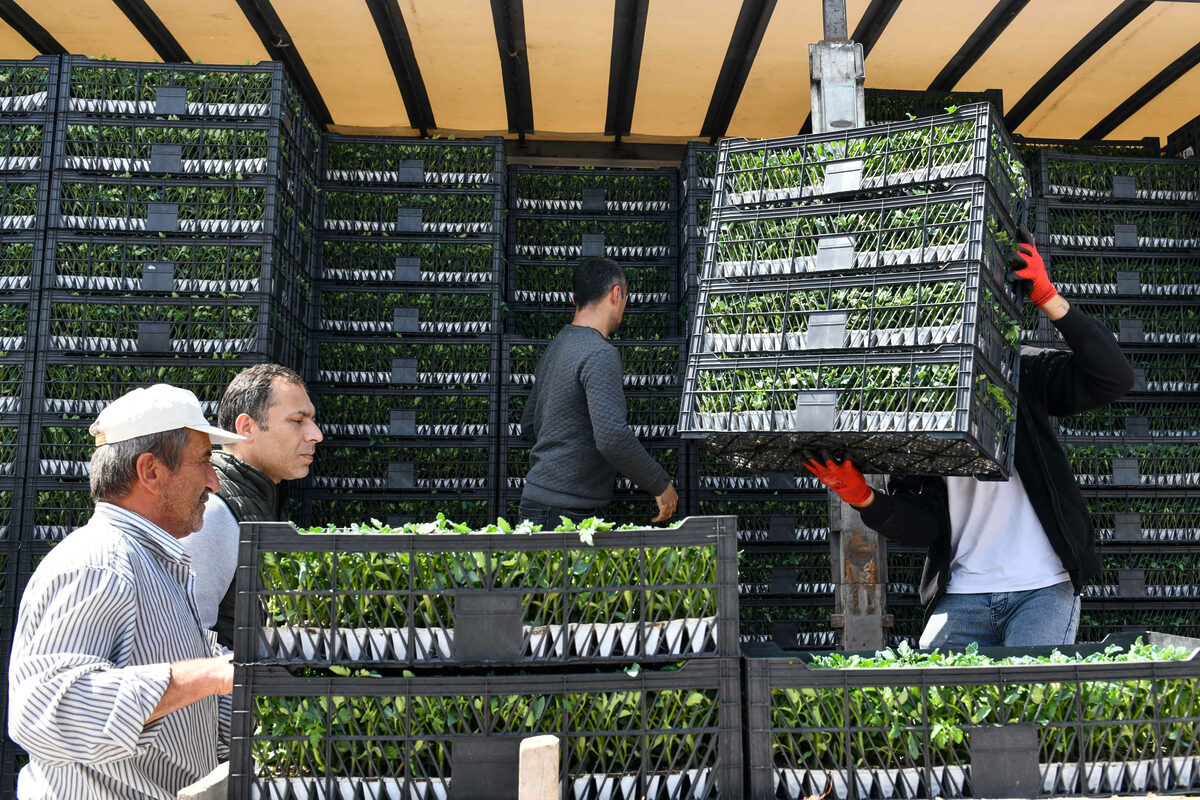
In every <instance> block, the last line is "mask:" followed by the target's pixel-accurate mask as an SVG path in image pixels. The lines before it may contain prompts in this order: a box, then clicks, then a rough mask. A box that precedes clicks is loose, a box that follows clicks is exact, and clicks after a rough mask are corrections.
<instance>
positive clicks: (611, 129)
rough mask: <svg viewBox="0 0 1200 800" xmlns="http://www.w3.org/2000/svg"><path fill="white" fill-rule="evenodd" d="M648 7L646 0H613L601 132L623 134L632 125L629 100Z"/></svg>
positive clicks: (634, 92) (634, 95)
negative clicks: (605, 111) (610, 41)
mask: <svg viewBox="0 0 1200 800" xmlns="http://www.w3.org/2000/svg"><path fill="white" fill-rule="evenodd" d="M649 8H650V0H617V3H616V8H615V10H614V12H613V35H612V60H611V61H610V63H609V66H608V112H607V114H606V116H605V120H604V135H605V136H616V137H617V138H620V137H622V136H627V135H628V134H629V131H630V129H631V128H632V127H633V103H634V100H635V99H636V98H637V86H638V74H639V72H640V71H641V67H642V44H643V42H644V41H645V38H646V13H647V12H648V11H649Z"/></svg>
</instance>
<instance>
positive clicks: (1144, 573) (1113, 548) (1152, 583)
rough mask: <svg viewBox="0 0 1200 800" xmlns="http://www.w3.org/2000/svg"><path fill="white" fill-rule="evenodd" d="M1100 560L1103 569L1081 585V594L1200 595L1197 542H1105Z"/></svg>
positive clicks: (1177, 597) (1129, 596) (1125, 596)
mask: <svg viewBox="0 0 1200 800" xmlns="http://www.w3.org/2000/svg"><path fill="white" fill-rule="evenodd" d="M1100 563H1101V564H1102V566H1103V569H1102V570H1101V572H1100V574H1099V575H1097V576H1096V577H1094V578H1092V579H1091V581H1089V582H1088V585H1087V586H1085V587H1084V590H1083V596H1084V597H1091V598H1114V597H1119V598H1122V599H1147V600H1150V599H1153V600H1167V601H1170V600H1182V599H1189V600H1194V599H1196V598H1200V546H1196V545H1179V546H1170V545H1166V544H1163V543H1161V542H1155V543H1154V544H1150V545H1146V544H1125V543H1121V542H1105V543H1104V544H1103V545H1102V546H1101V547H1100Z"/></svg>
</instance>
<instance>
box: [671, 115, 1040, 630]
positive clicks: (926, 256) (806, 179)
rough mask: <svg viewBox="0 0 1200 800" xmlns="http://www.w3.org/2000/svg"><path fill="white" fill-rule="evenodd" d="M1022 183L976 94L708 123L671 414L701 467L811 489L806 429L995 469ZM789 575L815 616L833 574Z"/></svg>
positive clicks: (941, 463) (834, 445) (1007, 377)
mask: <svg viewBox="0 0 1200 800" xmlns="http://www.w3.org/2000/svg"><path fill="white" fill-rule="evenodd" d="M1027 190H1028V178H1027V172H1026V170H1025V168H1024V166H1023V165H1022V164H1021V162H1020V160H1019V159H1018V158H1017V156H1016V154H1015V152H1014V151H1013V149H1012V144H1011V142H1010V140H1009V139H1008V136H1007V134H1006V132H1005V131H1004V129H1003V126H1002V124H1001V122H1000V120H999V118H998V117H997V116H996V114H995V112H994V111H993V110H992V109H991V107H990V106H988V105H986V104H978V105H973V106H967V107H965V108H963V109H961V110H959V111H957V112H955V113H952V114H943V115H939V116H935V117H929V118H925V119H918V120H912V121H908V122H900V123H893V124H889V125H880V126H875V127H869V128H861V129H856V130H851V131H845V132H838V133H828V134H818V135H812V136H800V137H792V138H787V139H772V140H764V141H758V142H748V141H745V140H728V141H726V142H723V143H722V144H721V146H720V150H719V152H718V156H717V175H716V183H715V189H714V198H713V212H712V219H711V223H710V225H709V231H708V233H709V238H708V242H707V244H706V249H705V257H704V268H703V273H702V276H701V281H700V289H699V296H698V301H697V303H696V308H695V313H694V315H693V319H692V325H691V330H690V342H689V352H688V366H687V374H686V376H685V386H684V399H683V412H682V417H681V425H680V429H681V431H682V432H683V433H684V435H686V436H691V437H695V438H696V439H699V440H701V442H700V444H701V445H702V446H701V448H698V453H697V457H696V464H695V467H694V472H695V475H696V485H697V487H699V488H700V489H712V490H715V489H721V490H726V491H728V490H739V491H745V490H751V489H752V490H759V491H763V490H769V489H773V488H774V489H777V490H781V491H786V492H790V493H795V492H797V491H815V490H818V489H819V488H820V487H819V484H818V483H817V482H816V480H815V478H813V477H812V476H811V474H809V473H808V472H807V470H806V469H805V468H804V466H803V461H804V455H803V454H804V451H805V449H813V450H819V449H828V450H829V451H831V453H832V454H834V455H839V456H842V457H849V458H851V459H853V461H854V462H855V464H856V465H857V466H859V467H860V468H861V469H863V470H864V471H865V472H875V473H908V474H934V475H970V476H979V477H988V478H1004V477H1007V476H1008V474H1009V471H1010V469H1011V464H1012V441H1013V435H1014V433H1013V427H1014V423H1015V410H1016V381H1017V374H1016V367H1017V344H1018V339H1019V320H1020V310H1019V309H1020V306H1019V302H1020V298H1019V297H1018V296H1017V295H1016V293H1015V290H1014V289H1013V288H1012V287H1011V286H1010V285H1009V284H1008V283H1007V282H1006V281H1005V279H1004V275H1005V272H1006V270H1007V266H1006V259H1007V257H1008V256H1009V255H1010V254H1011V253H1012V251H1013V248H1014V243H1015V223H1014V221H1013V220H1014V217H1015V218H1017V219H1018V220H1022V219H1024V217H1025V214H1026V211H1027V202H1028V201H1027ZM810 496H811V497H813V498H815V497H817V496H818V495H816V494H813V495H810ZM706 511H707V509H706ZM709 513H711V512H709ZM798 529H799V527H798ZM820 547H822V548H823V549H825V550H826V551H827V550H828V546H827V545H820ZM751 552H753V551H751V550H750V549H749V548H747V554H744V555H743V564H744V565H748V564H749V563H750V562H751V560H752V559H751V558H749V557H748V554H749V553H751ZM813 558H814V559H817V558H820V557H818V556H815V555H814V556H813ZM824 558H825V559H826V563H828V556H824ZM753 561H754V562H756V564H757V566H755V568H754V570H755V571H757V572H760V573H761V571H762V569H764V568H766V567H765V566H763V563H764V562H762V561H759V559H758V557H757V556H755V557H754V558H753ZM815 563H816V562H814V565H815ZM765 564H768V565H771V566H772V567H773V566H779V567H789V566H790V565H788V564H786V563H785V562H780V561H778V560H777V559H771V560H767V561H766V562H765ZM747 568H748V566H747ZM826 574H829V570H826ZM754 583H756V584H758V585H761V584H762V582H761V580H756V581H754ZM796 584H797V587H798V590H797V591H795V592H793V593H792V594H791V596H790V597H791V600H790V602H792V603H795V602H798V601H803V602H807V603H809V604H811V605H814V606H816V607H817V608H820V609H821V613H819V614H812V615H810V616H809V618H808V619H807V620H806V622H808V623H809V624H812V623H813V622H814V621H815V620H814V619H812V617H821V618H822V619H821V621H820V622H821V625H822V627H823V628H824V626H827V625H828V621H827V615H826V614H825V613H824V611H825V609H827V608H828V607H830V606H832V604H833V594H834V586H833V583H832V580H831V578H825V579H823V580H820V581H818V580H812V579H809V580H797V582H796ZM782 586H783V583H778V584H776V587H777V588H782ZM779 600H780V602H782V600H783V597H782V593H780V598H779ZM913 600H914V601H915V596H914V597H913ZM772 613H777V610H774V609H773V610H772ZM781 644H784V645H785V646H794V645H795V644H797V643H795V642H781Z"/></svg>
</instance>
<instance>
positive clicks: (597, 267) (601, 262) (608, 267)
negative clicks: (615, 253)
mask: <svg viewBox="0 0 1200 800" xmlns="http://www.w3.org/2000/svg"><path fill="white" fill-rule="evenodd" d="M627 285H628V284H626V282H625V270H623V269H621V265H620V264H618V263H617V262H615V261H613V260H612V259H611V258H605V257H604V256H588V257H587V258H585V259H583V260H582V261H580V262H579V263H578V264H577V265H575V279H574V281H572V289H573V290H574V292H575V307H576V308H583V307H584V306H590V305H591V304H592V303H594V302H596V301H597V300H599V299H600V298H602V297H604V295H606V294H608V290H609V289H611V288H612V287H614V286H620V287H621V288H622V289H623V288H625V287H626V286H627Z"/></svg>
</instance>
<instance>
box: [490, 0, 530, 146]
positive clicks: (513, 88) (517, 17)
mask: <svg viewBox="0 0 1200 800" xmlns="http://www.w3.org/2000/svg"><path fill="white" fill-rule="evenodd" d="M491 2H492V23H493V24H494V25H495V26H496V47H497V48H498V49H499V50H500V73H501V75H502V76H503V78H504V104H505V107H506V108H507V109H508V132H509V133H515V134H518V135H519V136H520V137H521V140H522V141H524V139H525V134H527V133H533V97H532V91H531V90H530V88H529V49H528V47H527V46H526V44H525V4H524V2H522V0H491Z"/></svg>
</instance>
